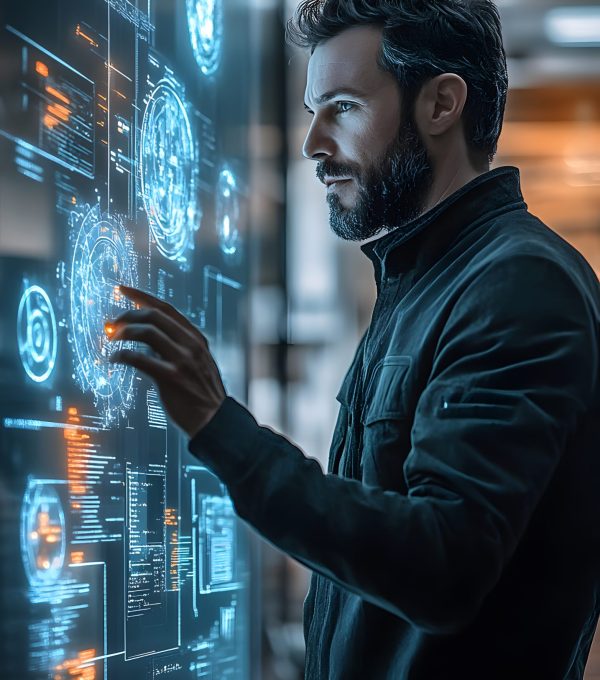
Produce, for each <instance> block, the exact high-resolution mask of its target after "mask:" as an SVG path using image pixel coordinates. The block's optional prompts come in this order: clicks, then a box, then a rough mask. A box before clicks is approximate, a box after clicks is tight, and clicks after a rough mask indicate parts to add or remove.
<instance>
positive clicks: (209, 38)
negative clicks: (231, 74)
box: [186, 0, 223, 76]
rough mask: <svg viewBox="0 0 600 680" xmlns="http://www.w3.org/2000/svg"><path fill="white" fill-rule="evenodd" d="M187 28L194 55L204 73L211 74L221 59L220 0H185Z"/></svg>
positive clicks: (221, 23)
mask: <svg viewBox="0 0 600 680" xmlns="http://www.w3.org/2000/svg"><path fill="white" fill-rule="evenodd" d="M186 9H187V18H188V28H189V31H190V41H191V43H192V50H193V52H194V57H195V58H196V61H197V62H198V66H199V67H200V70H201V71H202V73H204V75H206V76H209V75H212V74H213V73H214V72H215V71H216V70H217V68H218V67H219V62H220V60H221V43H222V41H223V5H222V0H186Z"/></svg>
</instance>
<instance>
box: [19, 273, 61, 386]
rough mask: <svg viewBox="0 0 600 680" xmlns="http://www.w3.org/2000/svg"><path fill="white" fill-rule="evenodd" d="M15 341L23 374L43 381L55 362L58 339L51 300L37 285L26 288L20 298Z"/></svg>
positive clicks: (48, 375)
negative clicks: (23, 370)
mask: <svg viewBox="0 0 600 680" xmlns="http://www.w3.org/2000/svg"><path fill="white" fill-rule="evenodd" d="M17 343H18V347H19V355H20V357H21V362H22V363H23V368H24V369H25V372H26V373H27V375H28V376H29V377H30V378H31V379H32V380H34V381H35V382H37V383H41V382H44V381H45V380H47V379H48V378H49V377H50V374H51V373H52V371H53V370H54V365H55V363H56V350H57V346H58V338H57V333H56V317H55V316H54V309H53V308H52V303H51V302H50V298H49V297H48V294H47V293H46V291H45V290H44V289H43V288H40V286H29V287H27V289H26V290H25V292H24V293H23V295H22V297H21V301H20V302H19V311H18V312H17Z"/></svg>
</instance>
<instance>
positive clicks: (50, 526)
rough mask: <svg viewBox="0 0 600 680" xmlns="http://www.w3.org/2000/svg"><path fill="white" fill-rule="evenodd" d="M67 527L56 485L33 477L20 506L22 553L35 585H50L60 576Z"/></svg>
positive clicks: (32, 582)
mask: <svg viewBox="0 0 600 680" xmlns="http://www.w3.org/2000/svg"><path fill="white" fill-rule="evenodd" d="M65 528H66V525H65V513H64V510H63V506H62V503H61V500H60V496H59V495H58V492H57V491H56V489H55V488H54V486H52V484H49V483H47V482H42V481H40V480H35V479H30V480H29V483H28V485H27V488H26V489H25V495H24V496H23V505H22V506H21V557H22V559H23V566H24V567H25V573H26V574H27V578H28V580H29V583H30V584H31V585H32V586H41V585H49V584H52V583H54V582H55V581H57V580H58V579H59V578H60V574H61V570H62V568H63V565H64V562H65V552H66V544H67V541H66V536H65Z"/></svg>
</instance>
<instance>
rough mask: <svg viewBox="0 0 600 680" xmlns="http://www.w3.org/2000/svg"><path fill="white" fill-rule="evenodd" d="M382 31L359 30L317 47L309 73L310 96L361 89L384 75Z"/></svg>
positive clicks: (371, 28)
mask: <svg viewBox="0 0 600 680" xmlns="http://www.w3.org/2000/svg"><path fill="white" fill-rule="evenodd" d="M380 46H381V29H380V28H378V27H375V26H360V27H356V28H350V29H348V30H346V31H343V32H342V33H340V34H339V35H336V36H335V37H333V38H331V39H329V40H327V41H325V42H323V43H321V44H319V45H317V47H316V49H315V51H314V52H313V54H312V56H311V58H310V61H309V62H308V71H307V88H306V89H307V96H310V97H311V98H312V97H318V96H320V95H321V94H323V93H325V92H328V91H330V90H333V89H337V88H344V87H350V86H353V87H355V88H361V86H365V87H366V86H367V85H370V84H372V83H371V82H370V81H371V80H372V79H373V78H374V77H376V76H377V75H379V74H381V71H380V70H379V68H378V64H377V57H378V54H379V48H380Z"/></svg>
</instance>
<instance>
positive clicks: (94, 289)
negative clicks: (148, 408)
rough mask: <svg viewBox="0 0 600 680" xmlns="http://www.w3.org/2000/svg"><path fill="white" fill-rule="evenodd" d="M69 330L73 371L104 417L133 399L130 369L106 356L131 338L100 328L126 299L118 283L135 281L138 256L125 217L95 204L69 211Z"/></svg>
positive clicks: (124, 306)
mask: <svg viewBox="0 0 600 680" xmlns="http://www.w3.org/2000/svg"><path fill="white" fill-rule="evenodd" d="M71 227H72V230H73V240H74V248H73V263H72V267H71V334H70V342H71V345H72V347H73V352H74V360H75V377H76V379H77V381H78V383H79V385H80V387H81V388H82V390H83V391H84V392H87V391H91V392H92V393H93V394H94V402H95V404H96V406H97V407H98V409H99V410H100V412H101V413H102V415H103V416H104V417H105V421H106V422H107V423H108V422H109V421H111V420H112V419H113V418H114V417H115V416H116V415H117V414H118V413H119V412H121V413H123V412H124V411H125V410H126V409H128V408H129V407H130V406H131V404H132V402H133V394H134V388H133V383H134V377H135V375H134V370H133V369H132V368H129V367H127V366H123V365H116V364H111V363H110V362H109V361H108V357H109V356H110V355H111V354H112V353H113V352H114V351H116V350H117V349H120V348H122V347H131V346H132V343H120V342H110V341H109V340H108V337H107V336H106V333H105V332H104V324H105V322H106V321H108V320H111V319H114V318H115V317H117V316H119V315H120V314H122V313H123V312H124V311H126V310H127V309H130V308H131V305H130V303H129V302H128V301H127V300H126V298H124V297H123V296H122V295H121V293H120V292H119V288H118V286H119V284H121V283H123V284H126V285H128V286H137V260H136V256H135V251H134V248H133V240H132V237H131V235H130V234H129V233H128V232H127V230H126V229H125V226H124V225H123V222H122V221H121V220H120V219H119V218H116V217H115V216H113V215H110V216H109V215H103V214H102V213H101V212H100V209H99V207H98V206H95V207H94V208H91V209H89V210H88V211H87V212H86V213H85V214H84V215H81V216H78V215H76V214H73V215H72V218H71Z"/></svg>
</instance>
